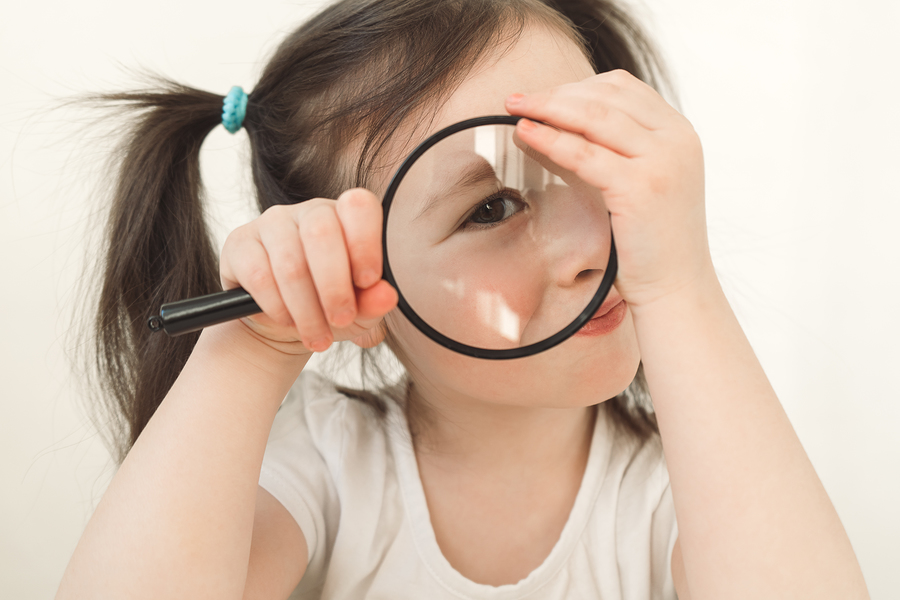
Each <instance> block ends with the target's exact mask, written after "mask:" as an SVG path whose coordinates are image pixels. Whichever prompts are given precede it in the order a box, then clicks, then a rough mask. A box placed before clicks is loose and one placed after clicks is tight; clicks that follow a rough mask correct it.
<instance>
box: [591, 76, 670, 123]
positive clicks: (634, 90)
mask: <svg viewBox="0 0 900 600" xmlns="http://www.w3.org/2000/svg"><path fill="white" fill-rule="evenodd" d="M586 81H588V82H589V83H590V84H601V85H603V86H604V87H605V90H606V95H607V97H608V98H609V102H610V104H611V105H612V106H615V107H616V108H618V109H619V110H623V111H625V112H628V113H629V114H630V115H631V116H632V118H634V119H635V120H636V121H638V122H639V123H641V124H642V125H644V126H645V127H647V129H651V130H655V129H661V128H662V127H665V126H666V124H667V122H668V119H669V118H671V117H672V116H674V115H680V114H681V113H679V112H678V111H677V110H675V108H674V107H673V106H672V105H671V104H669V103H668V102H667V101H666V99H665V98H663V97H662V95H661V94H660V93H659V92H658V91H657V90H656V89H655V88H654V87H653V86H651V85H650V84H649V83H647V82H646V81H643V80H641V79H639V78H637V77H635V76H634V75H632V74H631V73H629V72H628V71H626V70H624V69H613V70H611V71H605V72H603V73H597V74H596V75H594V76H592V77H590V78H588V79H587V80H586Z"/></svg>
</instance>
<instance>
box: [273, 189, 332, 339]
mask: <svg viewBox="0 0 900 600" xmlns="http://www.w3.org/2000/svg"><path fill="white" fill-rule="evenodd" d="M292 208H293V207H290V208H289V207H286V206H284V207H281V206H278V207H275V206H273V207H272V208H270V209H268V210H267V211H266V212H265V213H264V217H266V221H265V226H264V227H261V228H260V239H261V241H262V244H263V247H264V248H265V249H266V252H267V254H268V255H269V263H270V265H271V268H272V274H273V276H274V278H275V283H276V285H277V286H278V292H279V294H280V295H281V299H282V301H283V302H284V304H285V306H286V307H287V310H288V312H289V313H290V315H291V320H292V321H293V324H294V327H295V328H296V330H297V332H298V333H299V335H300V340H301V341H302V342H303V343H304V344H305V345H306V347H307V348H309V349H310V350H313V351H317V352H321V351H322V350H325V349H326V348H327V347H328V346H329V345H330V344H331V342H332V340H333V339H334V336H333V335H332V334H331V327H329V326H328V322H327V321H326V320H325V315H324V314H323V312H322V307H321V306H320V304H319V297H318V295H317V294H316V289H315V285H314V284H313V280H312V277H311V275H310V273H309V268H308V267H307V264H306V256H305V255H304V252H303V246H302V245H301V243H300V232H299V230H298V228H297V222H296V221H295V220H294V218H293V214H292V212H293V210H292Z"/></svg>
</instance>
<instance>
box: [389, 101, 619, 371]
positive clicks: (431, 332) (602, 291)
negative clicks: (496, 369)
mask: <svg viewBox="0 0 900 600" xmlns="http://www.w3.org/2000/svg"><path fill="white" fill-rule="evenodd" d="M521 118H522V117H516V116H511V115H493V116H487V117H475V118H474V119H467V120H465V121H460V122H459V123H454V124H453V125H450V126H449V127H445V128H444V129H441V130H440V131H438V132H437V133H435V134H434V135H432V136H431V137H429V138H428V139H426V140H425V141H424V142H422V143H421V144H419V145H418V146H417V147H416V149H415V150H413V151H412V153H410V155H409V156H407V157H406V160H404V161H403V164H401V165H400V168H399V169H397V172H396V173H394V177H393V178H392V179H391V182H390V184H389V185H388V188H387V191H386V192H385V194H384V200H382V210H383V211H384V219H383V227H382V232H381V247H382V253H383V256H384V259H383V260H384V266H383V274H382V278H383V279H384V280H385V281H387V282H388V283H390V284H391V285H392V286H393V287H394V289H395V290H397V296H398V297H399V301H398V302H397V306H398V307H399V308H400V312H402V313H403V315H404V316H405V317H406V318H407V319H409V320H410V322H411V323H412V324H413V325H415V326H416V328H417V329H418V330H419V331H421V332H422V333H424V334H425V335H426V336H428V337H429V338H430V339H431V340H433V341H435V342H437V343H438V344H440V345H441V346H444V347H445V348H449V349H450V350H453V351H454V352H459V353H460V354H464V355H466V356H473V357H475V358H486V359H490V360H505V359H510V358H523V357H525V356H531V355H532V354H537V353H538V352H543V351H544V350H548V349H550V348H552V347H554V346H556V345H558V344H560V343H562V342H563V341H565V340H566V339H568V338H569V337H571V336H572V335H573V334H574V333H575V332H576V331H578V330H579V329H581V328H582V326H584V324H585V323H587V322H588V321H589V320H590V319H591V317H592V316H593V315H594V313H595V312H597V309H598V308H600V305H601V304H603V300H604V299H605V298H606V296H607V294H609V290H610V289H611V288H612V286H613V283H614V282H615V280H616V273H617V271H618V260H617V258H616V244H615V240H614V239H613V236H612V230H611V229H610V247H609V261H608V262H607V265H606V272H605V273H604V274H603V279H602V280H601V281H600V286H599V287H598V288H597V292H596V293H595V294H594V297H593V298H592V299H591V301H590V302H589V303H588V305H587V307H586V308H585V309H584V310H583V311H582V312H581V314H580V315H578V316H577V317H576V318H575V320H574V321H572V322H571V323H570V324H569V325H567V326H566V327H565V328H563V329H562V330H561V331H559V332H557V333H555V334H554V335H552V336H550V337H548V338H545V339H543V340H541V341H539V342H535V343H534V344H529V345H528V346H522V347H520V348H508V349H505V350H490V349H488V348H479V347H477V346H469V345H467V344H462V343H460V342H457V341H456V340H454V339H451V338H449V337H447V336H446V335H444V334H442V333H441V332H439V331H437V330H436V329H434V328H433V327H432V326H431V325H429V324H428V323H426V322H425V321H424V320H423V319H422V317H420V316H419V315H418V313H416V311H415V310H413V308H412V307H411V306H410V305H409V303H408V302H407V301H406V298H405V297H404V296H403V290H401V289H400V286H398V285H397V280H396V279H395V278H394V273H393V271H392V270H391V262H390V260H389V258H388V247H387V226H388V213H390V210H391V203H392V202H393V201H394V194H395V193H396V192H397V188H398V187H400V182H401V181H402V180H403V177H404V175H406V173H407V172H408V171H409V169H410V168H411V167H412V165H413V163H414V162H415V161H416V160H418V159H419V157H420V156H422V155H423V154H424V153H425V152H426V151H427V150H428V149H429V148H431V147H432V146H434V145H435V144H437V143H438V142H440V141H441V140H443V139H444V138H446V137H449V136H451V135H453V134H454V133H458V132H460V131H463V130H464V129H471V128H473V127H478V126H480V125H515V124H516V123H518V122H519V119H521ZM537 122H540V121H537Z"/></svg>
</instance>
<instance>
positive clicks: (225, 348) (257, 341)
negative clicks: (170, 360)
mask: <svg viewBox="0 0 900 600" xmlns="http://www.w3.org/2000/svg"><path fill="white" fill-rule="evenodd" d="M213 348H215V350H216V352H225V353H226V355H227V357H228V359H229V360H234V361H235V362H236V363H237V364H240V365H242V366H245V367H247V368H251V369H254V370H257V371H259V372H260V375H262V376H265V377H269V378H275V379H281V378H286V379H289V380H290V381H291V382H293V380H294V379H296V378H297V376H298V375H299V374H300V371H302V370H303V367H304V366H306V363H307V362H308V361H309V359H310V357H311V356H312V352H310V351H309V350H307V349H306V347H305V346H303V344H301V343H300V342H296V343H292V342H275V341H272V340H269V339H266V338H264V337H262V336H261V335H259V334H258V333H256V332H255V331H253V330H252V329H251V328H250V327H248V326H247V325H246V324H245V323H244V322H243V321H241V320H234V321H228V322H226V323H221V324H219V325H215V326H212V327H207V328H206V329H204V330H203V332H202V333H201V334H200V339H199V340H197V348H196V349H201V350H207V349H213Z"/></svg>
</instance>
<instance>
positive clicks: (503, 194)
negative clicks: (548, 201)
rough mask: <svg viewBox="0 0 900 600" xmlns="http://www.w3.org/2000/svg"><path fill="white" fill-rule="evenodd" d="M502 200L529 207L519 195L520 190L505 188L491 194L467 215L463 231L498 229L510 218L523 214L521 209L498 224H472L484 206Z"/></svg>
mask: <svg viewBox="0 0 900 600" xmlns="http://www.w3.org/2000/svg"><path fill="white" fill-rule="evenodd" d="M502 198H506V199H510V200H513V201H515V202H517V203H519V204H521V205H523V206H527V205H526V204H525V200H524V198H522V195H521V194H520V193H519V191H518V190H515V189H513V188H508V187H505V188H503V189H501V190H497V191H496V192H494V193H493V194H491V195H490V196H488V197H487V198H485V199H484V200H482V201H481V202H479V203H478V204H476V205H475V207H474V208H473V209H472V210H471V211H469V214H467V215H466V217H465V219H464V220H463V223H462V227H461V229H464V230H465V229H478V230H483V229H491V228H493V227H496V226H497V225H502V224H503V223H505V222H506V221H508V220H509V219H510V218H512V217H513V216H514V215H515V214H518V213H519V212H521V209H520V210H517V211H516V212H515V213H513V215H510V216H509V217H507V218H506V219H503V220H502V221H497V222H496V223H472V222H470V221H469V219H471V218H472V216H473V215H475V214H476V213H477V212H478V211H479V210H481V208H482V207H483V206H485V205H487V204H490V203H491V202H494V201H496V200H500V199H502Z"/></svg>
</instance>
